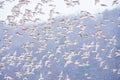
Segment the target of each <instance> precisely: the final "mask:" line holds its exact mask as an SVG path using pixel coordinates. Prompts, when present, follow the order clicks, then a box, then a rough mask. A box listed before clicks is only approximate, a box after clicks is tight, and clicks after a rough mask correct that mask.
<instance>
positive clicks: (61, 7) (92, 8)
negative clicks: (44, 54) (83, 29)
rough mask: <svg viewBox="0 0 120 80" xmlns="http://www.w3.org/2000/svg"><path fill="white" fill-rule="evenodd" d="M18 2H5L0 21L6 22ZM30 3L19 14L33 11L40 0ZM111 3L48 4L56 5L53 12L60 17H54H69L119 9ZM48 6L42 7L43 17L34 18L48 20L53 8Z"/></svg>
mask: <svg viewBox="0 0 120 80" xmlns="http://www.w3.org/2000/svg"><path fill="white" fill-rule="evenodd" d="M18 1H19V0H15V1H13V2H5V5H4V6H3V7H4V8H3V9H0V19H1V20H6V17H7V16H8V15H11V9H12V7H13V6H15V5H17V4H18ZM30 1H31V2H30V4H28V5H26V6H22V8H21V9H20V11H21V12H23V13H24V11H25V9H29V10H32V11H33V10H34V8H35V5H36V4H37V3H39V2H40V0H30ZM74 1H75V0H74ZM113 1H114V0H100V3H98V4H96V5H94V4H95V0H80V5H76V6H74V7H68V6H66V4H65V2H64V0H54V1H53V2H50V3H48V4H54V5H56V8H55V10H56V11H57V12H60V15H54V16H55V17H56V16H63V15H64V16H69V15H74V14H79V12H80V11H81V10H83V11H88V12H90V13H91V14H94V15H95V14H96V13H98V12H100V13H102V12H103V11H105V10H113V9H115V8H117V7H119V4H117V5H113V6H112V2H113ZM48 4H44V5H43V7H42V9H43V12H45V15H38V16H36V17H39V18H40V19H41V20H46V19H48V17H49V11H50V10H51V9H52V8H53V7H49V6H48ZM100 4H106V5H107V7H105V6H100ZM20 18H22V17H21V16H19V18H18V19H17V20H18V21H19V19H20Z"/></svg>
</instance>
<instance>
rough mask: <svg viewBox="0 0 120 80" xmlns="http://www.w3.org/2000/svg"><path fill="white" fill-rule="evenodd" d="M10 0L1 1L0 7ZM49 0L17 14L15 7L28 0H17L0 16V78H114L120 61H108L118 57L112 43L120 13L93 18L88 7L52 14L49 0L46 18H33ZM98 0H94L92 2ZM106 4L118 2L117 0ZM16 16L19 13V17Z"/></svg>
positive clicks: (71, 2)
mask: <svg viewBox="0 0 120 80" xmlns="http://www.w3.org/2000/svg"><path fill="white" fill-rule="evenodd" d="M12 1H15V0H4V1H1V2H0V9H4V5H5V3H6V2H12ZM51 2H52V0H39V3H37V5H36V7H35V9H34V10H33V11H31V10H28V9H25V13H22V12H20V8H21V7H22V6H24V5H29V3H30V0H19V3H18V4H17V5H15V6H14V7H13V8H12V9H11V12H12V15H8V16H7V18H6V20H5V21H4V20H0V23H1V24H2V25H0V26H1V27H0V28H1V30H0V36H1V37H0V80H108V79H109V80H119V79H120V77H117V78H116V79H115V78H108V75H110V76H111V75H114V74H115V75H117V76H120V65H119V64H120V61H118V62H116V64H117V65H116V64H115V63H113V61H116V59H119V58H120V49H119V48H117V47H116V46H117V44H118V43H119V41H118V38H117V36H118V35H119V34H118V35H116V31H115V30H114V29H117V30H118V31H119V29H120V23H119V20H120V15H119V14H117V16H118V18H117V20H114V19H112V18H110V17H109V18H108V17H103V18H102V19H101V20H99V19H98V20H97V18H96V16H93V15H92V14H91V13H90V12H87V11H80V14H78V15H72V16H67V17H66V16H62V17H56V18H55V17H54V15H59V14H60V12H57V11H55V7H56V5H54V4H49V6H50V7H51V6H52V7H53V8H52V9H51V10H50V11H49V18H48V20H47V21H46V22H42V21H41V20H40V18H39V17H37V18H35V16H36V15H38V14H40V15H44V14H45V13H44V11H42V6H43V5H44V4H46V3H51ZM64 2H65V4H66V5H67V6H72V7H74V6H75V5H80V1H79V0H64ZM99 2H100V0H95V5H97V4H98V3H99ZM111 4H112V6H114V5H118V4H119V1H118V0H114V1H113V3H111ZM101 6H107V5H105V4H101ZM101 14H102V13H98V15H101ZM19 16H22V18H21V19H19V21H18V20H17V17H19ZM118 33H119V32H118ZM107 72H108V73H107ZM104 73H106V74H104ZM102 74H103V75H102ZM105 75H107V76H106V77H105Z"/></svg>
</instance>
